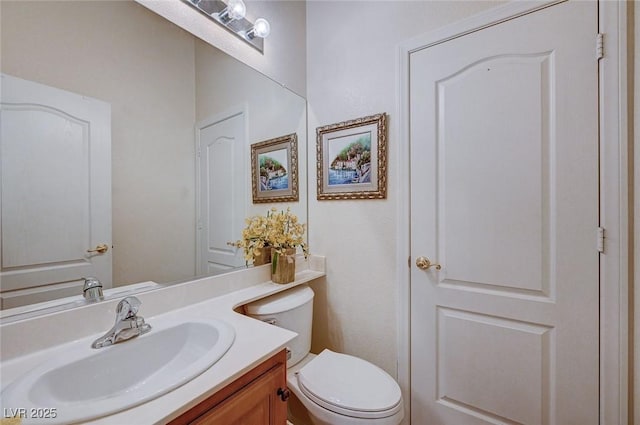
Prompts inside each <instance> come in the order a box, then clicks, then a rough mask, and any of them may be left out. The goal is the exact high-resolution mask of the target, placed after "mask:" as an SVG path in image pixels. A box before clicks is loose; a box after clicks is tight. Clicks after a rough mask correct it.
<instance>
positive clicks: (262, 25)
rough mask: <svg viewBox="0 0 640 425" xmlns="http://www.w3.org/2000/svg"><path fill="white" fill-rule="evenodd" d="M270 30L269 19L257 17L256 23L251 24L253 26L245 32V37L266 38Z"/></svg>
mask: <svg viewBox="0 0 640 425" xmlns="http://www.w3.org/2000/svg"><path fill="white" fill-rule="evenodd" d="M270 32H271V25H269V21H267V20H266V19H264V18H258V19H256V23H255V24H253V28H251V29H250V30H249V31H248V32H247V38H248V39H249V40H253V39H254V38H255V37H260V38H266V37H267V36H268V35H269V33H270Z"/></svg>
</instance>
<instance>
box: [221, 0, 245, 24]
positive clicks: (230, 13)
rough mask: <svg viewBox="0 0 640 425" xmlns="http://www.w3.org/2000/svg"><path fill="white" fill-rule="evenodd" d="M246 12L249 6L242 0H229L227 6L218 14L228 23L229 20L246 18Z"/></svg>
mask: <svg viewBox="0 0 640 425" xmlns="http://www.w3.org/2000/svg"><path fill="white" fill-rule="evenodd" d="M246 13H247V7H246V6H245V5H244V2H243V1H242V0H229V4H227V7H225V8H224V9H223V10H222V12H220V13H219V14H218V19H220V20H221V21H222V22H223V23H225V24H226V23H227V22H230V21H235V20H238V19H242V18H244V15H245V14H246Z"/></svg>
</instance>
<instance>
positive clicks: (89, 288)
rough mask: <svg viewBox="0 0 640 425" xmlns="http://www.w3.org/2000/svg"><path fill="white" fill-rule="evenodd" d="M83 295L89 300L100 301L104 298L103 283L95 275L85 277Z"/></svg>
mask: <svg viewBox="0 0 640 425" xmlns="http://www.w3.org/2000/svg"><path fill="white" fill-rule="evenodd" d="M82 295H83V296H84V297H85V299H86V300H87V301H98V300H102V299H104V297H103V296H102V283H100V281H99V280H98V279H97V278H95V277H85V278H84V286H83V287H82Z"/></svg>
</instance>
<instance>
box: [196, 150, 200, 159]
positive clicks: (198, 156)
mask: <svg viewBox="0 0 640 425" xmlns="http://www.w3.org/2000/svg"><path fill="white" fill-rule="evenodd" d="M196 157H197V158H200V149H198V150H197V151H196Z"/></svg>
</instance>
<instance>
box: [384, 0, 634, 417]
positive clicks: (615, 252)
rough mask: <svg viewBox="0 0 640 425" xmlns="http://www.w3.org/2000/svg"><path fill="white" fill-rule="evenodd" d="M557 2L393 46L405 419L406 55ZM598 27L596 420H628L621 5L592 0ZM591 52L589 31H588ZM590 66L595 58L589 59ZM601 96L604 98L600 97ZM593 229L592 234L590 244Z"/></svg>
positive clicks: (511, 7)
mask: <svg viewBox="0 0 640 425" xmlns="http://www.w3.org/2000/svg"><path fill="white" fill-rule="evenodd" d="M561 2H562V1H558V0H547V1H544V2H525V1H513V2H510V3H508V4H506V5H503V6H498V7H496V8H493V9H490V10H488V11H486V12H483V13H480V14H478V15H475V16H472V17H470V18H468V19H465V20H462V21H459V22H457V23H454V24H452V25H448V26H445V27H443V28H440V29H438V30H435V31H433V32H430V33H428V34H425V35H422V36H419V37H416V38H413V39H410V40H408V41H406V42H404V43H402V44H401V45H400V46H399V55H398V56H399V61H398V62H399V64H398V65H399V66H398V68H397V69H398V73H399V75H398V79H397V81H398V83H399V85H398V91H399V93H400V96H399V104H398V105H397V110H396V112H397V116H398V117H399V120H398V121H399V122H400V125H399V129H398V134H397V135H396V136H397V140H401V141H402V143H399V155H398V158H397V162H396V166H397V170H398V173H399V178H398V180H397V181H398V184H397V191H398V194H399V196H400V199H401V202H399V203H398V211H397V217H398V220H397V223H396V225H397V234H398V235H399V236H398V245H397V253H396V255H397V264H398V265H399V267H398V271H397V279H398V306H397V311H398V315H397V323H398V341H397V347H398V382H399V384H400V387H401V389H402V392H403V394H404V402H405V420H404V421H403V423H404V424H408V423H409V422H410V418H411V413H410V412H411V405H410V399H411V397H410V396H409V394H410V389H411V364H410V360H411V358H410V349H411V341H410V334H411V333H410V330H411V328H410V326H411V322H410V316H411V311H410V301H411V288H410V283H411V282H410V267H411V263H410V262H409V267H404V266H402V265H403V264H405V262H406V261H407V259H408V258H409V256H410V254H411V251H410V243H411V233H410V217H409V215H410V196H409V195H410V187H409V184H410V183H409V182H410V170H409V167H406V164H408V163H409V158H410V152H409V56H410V54H411V53H412V52H414V51H417V50H421V49H424V48H427V47H429V46H432V45H435V44H440V43H443V42H445V41H447V40H451V39H453V38H457V37H460V36H463V35H466V34H469V33H472V32H475V31H478V30H480V29H483V28H486V27H488V26H492V25H496V24H498V23H501V22H504V21H505V20H509V19H513V18H515V17H518V16H522V15H524V14H527V13H530V12H533V11H535V10H539V9H542V8H545V7H548V6H551V5H553V4H556V3H561ZM598 14H599V26H600V28H599V30H598V31H599V32H600V33H602V34H605V36H604V58H603V59H601V60H600V63H599V67H600V68H599V69H600V76H599V79H600V167H601V168H600V200H601V204H600V226H601V227H603V228H605V229H606V238H605V253H604V255H602V256H601V260H600V424H602V425H605V424H620V425H625V424H628V415H629V385H630V382H629V319H630V316H629V305H628V300H629V288H630V278H631V277H630V275H629V261H630V259H629V243H630V241H629V196H628V189H629V181H630V178H633V176H632V175H631V174H630V172H631V171H632V170H630V169H629V164H628V152H629V150H628V149H629V140H628V125H629V122H628V94H627V5H626V3H625V2H618V1H604V0H600V1H599V7H598ZM593 43H594V44H593V46H594V57H595V54H596V34H594V42H593ZM594 64H595V62H594ZM604 94H606V96H605V95H604ZM595 243H596V235H595V233H594V248H595Z"/></svg>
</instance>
